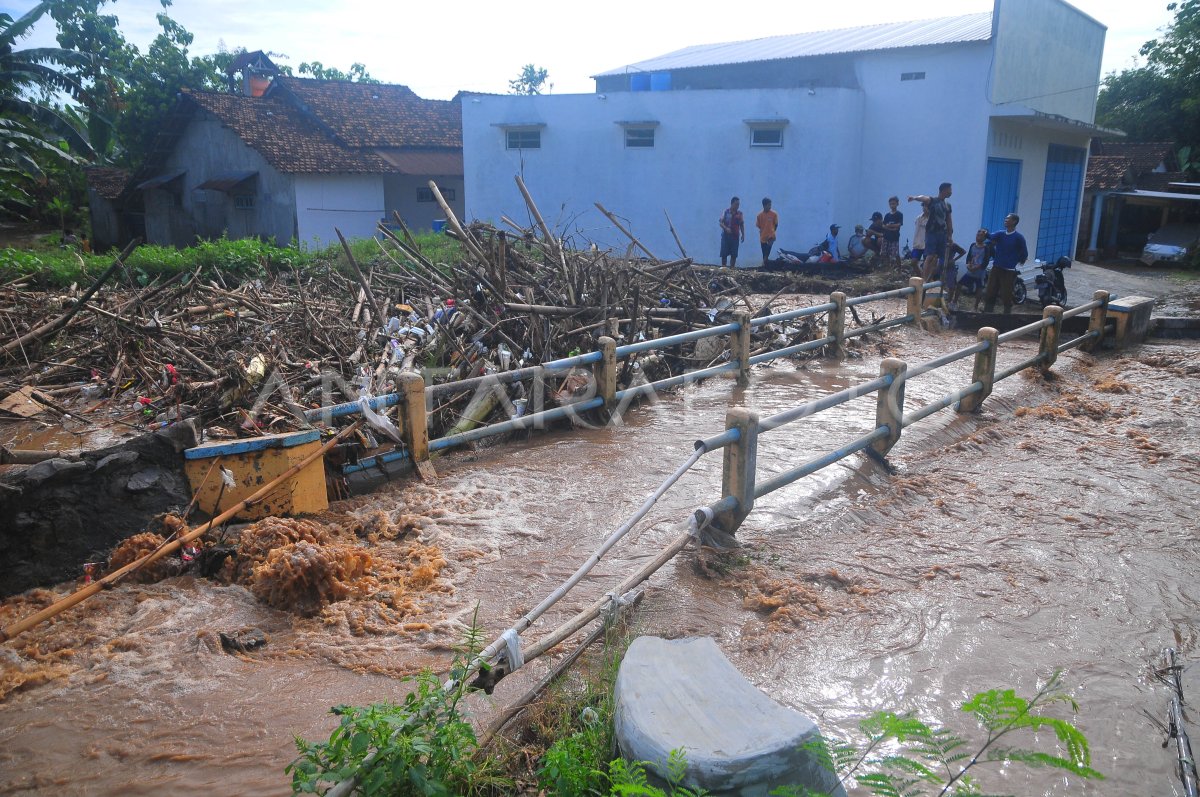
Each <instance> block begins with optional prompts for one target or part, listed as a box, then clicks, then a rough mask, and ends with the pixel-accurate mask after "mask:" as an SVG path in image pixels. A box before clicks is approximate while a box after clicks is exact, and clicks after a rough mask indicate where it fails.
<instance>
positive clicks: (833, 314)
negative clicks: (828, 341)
mask: <svg viewBox="0 0 1200 797" xmlns="http://www.w3.org/2000/svg"><path fill="white" fill-rule="evenodd" d="M829 301H831V302H832V303H833V304H834V305H836V306H835V307H834V308H833V309H832V310H830V311H829V337H831V338H833V356H835V357H837V358H838V359H839V360H844V359H846V294H844V293H842V292H841V291H834V292H833V293H831V294H829Z"/></svg>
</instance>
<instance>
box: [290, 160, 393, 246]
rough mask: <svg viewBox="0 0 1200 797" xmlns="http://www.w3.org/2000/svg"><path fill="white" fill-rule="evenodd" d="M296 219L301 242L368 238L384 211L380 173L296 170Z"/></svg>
mask: <svg viewBox="0 0 1200 797" xmlns="http://www.w3.org/2000/svg"><path fill="white" fill-rule="evenodd" d="M295 185H296V223H297V227H298V228H299V232H298V234H297V237H298V238H299V239H300V243H302V244H306V245H308V246H314V247H318V248H323V247H326V246H329V245H330V244H335V243H337V242H338V239H337V234H336V233H335V232H334V228H335V227H336V228H337V229H340V230H341V231H342V234H343V235H345V236H346V238H347V239H350V238H370V237H372V236H374V235H375V229H376V225H377V224H378V223H379V220H380V219H381V218H383V215H384V201H383V175H379V174H297V175H295Z"/></svg>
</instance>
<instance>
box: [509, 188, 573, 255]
mask: <svg viewBox="0 0 1200 797" xmlns="http://www.w3.org/2000/svg"><path fill="white" fill-rule="evenodd" d="M514 179H516V181H517V188H519V189H521V196H523V197H525V205H526V207H528V208H529V212H530V213H532V214H533V219H534V221H536V222H537V225H538V229H540V230H541V231H542V236H543V237H544V238H545V239H546V244H547V245H548V246H549V247H550V251H551V252H558V251H559V249H560V248H561V247H559V245H558V241H557V240H556V239H555V237H554V236H553V235H551V234H550V228H549V227H547V226H546V220H545V219H543V218H542V213H541V211H539V210H538V207H537V203H535V202H534V201H533V196H532V195H531V194H530V193H529V189H528V188H526V187H525V181H524V180H522V179H521V175H519V174H517V175H514Z"/></svg>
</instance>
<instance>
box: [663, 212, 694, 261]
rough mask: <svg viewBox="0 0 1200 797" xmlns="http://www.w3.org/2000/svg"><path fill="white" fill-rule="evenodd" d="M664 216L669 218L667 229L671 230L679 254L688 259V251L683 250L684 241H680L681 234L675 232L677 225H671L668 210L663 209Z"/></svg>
mask: <svg viewBox="0 0 1200 797" xmlns="http://www.w3.org/2000/svg"><path fill="white" fill-rule="evenodd" d="M663 215H664V216H666V217H667V227H668V228H670V230H671V237H672V238H674V239H675V245H676V246H678V247H679V254H681V255H683V256H684V257H687V256H688V253H687V250H686V249H684V248H683V241H681V240H679V233H677V232H675V225H674V224H672V223H671V214H670V213H668V212H667V209H666V208H663Z"/></svg>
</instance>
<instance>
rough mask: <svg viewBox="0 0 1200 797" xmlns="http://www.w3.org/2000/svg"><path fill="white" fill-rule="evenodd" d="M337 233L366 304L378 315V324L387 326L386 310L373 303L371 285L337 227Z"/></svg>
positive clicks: (377, 303) (375, 302) (335, 228)
mask: <svg viewBox="0 0 1200 797" xmlns="http://www.w3.org/2000/svg"><path fill="white" fill-rule="evenodd" d="M333 231H334V232H336V233H337V237H338V240H339V241H341V242H342V249H343V250H345V252H346V259H347V260H349V261H350V268H352V269H354V276H355V277H357V278H358V286H359V287H360V288H362V292H363V294H364V295H365V296H366V297H367V302H368V303H369V304H370V306H371V309H372V310H373V311H374V312H376V313H378V316H379V323H380V324H387V319H388V317H387V310H386V309H385V308H384V307H383V305H381V304H379V302H377V301H375V294H374V293H372V292H371V283H369V282H367V278H366V277H365V276H363V273H362V269H361V268H359V267H358V261H357V260H355V259H354V253H353V252H351V251H350V244H348V243H347V242H346V236H344V235H342V231H341V230H339V229H338V228H337V227H334V228H333Z"/></svg>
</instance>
